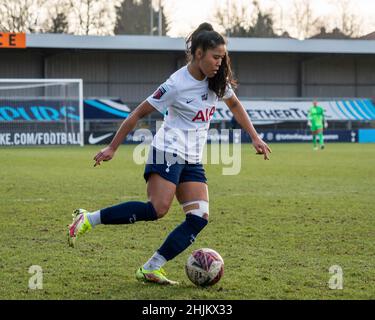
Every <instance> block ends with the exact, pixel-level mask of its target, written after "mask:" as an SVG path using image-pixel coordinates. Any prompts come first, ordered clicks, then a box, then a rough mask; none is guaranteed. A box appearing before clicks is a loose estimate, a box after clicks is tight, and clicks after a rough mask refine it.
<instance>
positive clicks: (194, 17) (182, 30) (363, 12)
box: [154, 0, 375, 37]
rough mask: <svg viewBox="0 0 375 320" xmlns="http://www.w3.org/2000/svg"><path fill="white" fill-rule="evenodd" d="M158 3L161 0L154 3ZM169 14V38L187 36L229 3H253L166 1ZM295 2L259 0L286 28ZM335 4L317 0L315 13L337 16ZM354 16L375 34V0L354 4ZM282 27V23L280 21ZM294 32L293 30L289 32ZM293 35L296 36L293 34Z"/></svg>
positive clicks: (241, 0)
mask: <svg viewBox="0 0 375 320" xmlns="http://www.w3.org/2000/svg"><path fill="white" fill-rule="evenodd" d="M154 1H155V2H156V3H157V2H158V0H154ZM163 1H164V4H165V10H166V13H167V14H168V15H169V17H170V20H171V21H170V27H171V28H170V32H169V33H168V35H169V36H172V37H178V36H183V37H184V36H186V35H187V34H188V33H190V32H191V31H192V30H194V29H195V28H196V27H197V26H198V25H199V24H200V23H201V22H203V21H208V22H211V23H212V22H214V19H213V16H214V12H215V11H216V9H217V8H220V7H223V8H224V6H226V4H227V3H228V2H236V3H238V4H241V3H243V4H248V3H251V1H250V0H163ZM293 1H294V0H258V2H259V3H260V5H261V7H262V8H265V9H266V8H268V9H270V10H272V11H273V12H274V15H275V19H277V20H280V19H281V17H283V25H284V27H286V26H287V25H288V23H289V19H288V14H289V13H290V12H291V9H292V7H293ZM332 2H334V0H313V1H312V4H313V9H314V11H315V12H316V13H317V14H318V15H320V16H324V15H329V14H330V13H332V12H335V11H334V10H337V9H335V7H334V6H333V5H332ZM350 2H351V4H352V5H353V7H352V10H353V12H355V13H357V14H358V15H360V16H361V20H362V26H363V30H362V33H363V34H366V33H370V32H372V31H375V18H374V17H375V0H351V1H350ZM276 24H278V26H280V21H276ZM289 31H291V30H289ZM291 33H293V32H291Z"/></svg>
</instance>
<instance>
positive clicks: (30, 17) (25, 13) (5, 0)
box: [0, 0, 48, 32]
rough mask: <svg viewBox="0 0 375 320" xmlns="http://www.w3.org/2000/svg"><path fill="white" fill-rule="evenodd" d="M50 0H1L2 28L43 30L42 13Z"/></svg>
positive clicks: (6, 29) (27, 30)
mask: <svg viewBox="0 0 375 320" xmlns="http://www.w3.org/2000/svg"><path fill="white" fill-rule="evenodd" d="M47 1H48V0H11V1H10V0H0V30H1V31H5V32H38V31H41V29H42V28H41V26H40V25H41V13H42V12H43V9H45V8H46V3H47Z"/></svg>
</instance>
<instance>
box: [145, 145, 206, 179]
mask: <svg viewBox="0 0 375 320" xmlns="http://www.w3.org/2000/svg"><path fill="white" fill-rule="evenodd" d="M168 156H169V157H168ZM151 157H152V158H151ZM156 159H157V160H158V161H156ZM168 159H173V161H171V162H169V161H168ZM152 173H157V174H158V175H159V176H161V177H162V178H164V179H166V180H168V181H170V182H172V183H174V184H175V185H176V186H177V185H178V184H179V183H183V182H188V181H196V182H203V183H207V178H206V173H205V171H204V168H203V165H202V164H201V163H188V162H187V161H185V160H183V159H182V158H178V157H177V156H176V155H175V154H173V155H171V154H168V153H165V152H164V151H160V150H158V149H156V148H153V147H152V146H151V149H150V153H149V158H148V160H147V164H146V166H145V172H144V174H143V177H144V178H145V180H146V182H147V181H148V178H149V177H150V175H151V174H152Z"/></svg>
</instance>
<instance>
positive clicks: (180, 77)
mask: <svg viewBox="0 0 375 320" xmlns="http://www.w3.org/2000/svg"><path fill="white" fill-rule="evenodd" d="M186 44H187V51H188V57H189V63H188V65H186V66H184V67H182V68H181V69H179V70H177V71H176V72H175V73H174V74H172V75H171V76H170V78H169V79H168V80H167V81H166V82H165V83H163V84H162V85H161V86H160V87H159V88H158V89H157V90H156V91H155V93H154V94H152V95H151V96H149V97H148V98H147V99H146V100H145V101H144V102H142V103H141V104H140V105H139V106H138V107H137V108H136V109H135V110H134V111H133V112H132V113H131V114H130V116H129V117H128V118H127V119H125V120H124V122H123V123H122V125H121V126H120V128H119V130H118V131H117V133H116V135H115V137H114V138H113V140H112V141H111V143H110V144H109V145H108V146H107V147H105V148H104V149H102V150H101V151H100V152H99V153H98V154H97V155H96V156H95V157H94V160H95V164H94V166H96V165H100V163H101V161H108V160H111V159H112V158H113V156H114V155H115V152H116V150H117V149H118V147H119V146H120V144H121V143H122V141H123V140H124V139H125V137H126V136H127V134H128V133H129V132H130V131H132V130H133V129H134V128H135V126H136V124H137V121H138V120H140V119H141V118H143V117H145V116H147V115H148V114H150V113H151V112H153V111H155V110H157V111H159V112H161V113H164V114H165V117H164V122H163V125H162V126H161V128H160V129H159V130H158V132H157V133H156V135H155V137H154V139H153V142H152V147H151V150H150V153H149V159H148V161H147V164H146V166H145V172H144V178H145V180H146V182H147V195H148V202H146V203H145V202H139V201H130V202H125V203H120V204H118V205H115V206H112V207H109V208H105V209H102V210H98V211H95V212H88V211H86V210H84V209H78V210H76V211H75V216H74V218H73V222H72V224H71V225H70V226H69V230H68V239H69V244H70V245H71V246H74V243H75V240H76V239H77V237H80V236H81V235H83V234H84V233H86V232H87V231H89V230H91V229H92V228H93V227H94V226H96V225H98V224H129V223H134V222H136V221H149V220H156V219H160V218H162V217H163V216H164V215H165V214H166V213H167V212H168V210H169V208H170V206H171V204H172V201H173V198H174V196H175V195H176V197H177V200H178V201H179V203H180V204H181V206H182V209H183V211H184V212H185V213H186V218H185V221H184V222H183V223H182V224H180V225H179V226H177V227H176V228H175V229H174V230H173V231H172V232H171V233H170V234H169V235H168V237H167V238H166V239H165V241H164V243H163V244H162V245H161V247H160V248H159V249H158V250H157V251H156V252H155V253H154V254H153V256H152V257H151V258H150V259H149V260H148V261H147V262H146V263H145V264H144V265H143V266H142V267H140V268H139V269H138V270H137V271H136V278H137V279H138V280H140V281H145V282H154V283H158V284H177V282H175V281H172V280H169V279H168V278H167V277H166V274H165V272H164V270H163V269H162V266H163V265H164V264H165V263H166V262H167V261H169V260H171V259H173V258H174V257H176V256H177V255H178V254H180V253H181V252H182V251H184V250H185V249H186V248H187V247H188V246H189V245H190V244H191V243H192V242H193V241H194V240H195V238H196V237H197V235H198V233H199V232H200V231H202V229H203V228H204V227H205V226H206V225H207V223H208V215H209V208H208V207H209V206H208V188H207V184H206V181H207V180H206V176H205V171H204V168H203V166H202V163H201V160H202V154H203V147H204V144H205V142H206V139H207V132H208V129H209V124H210V120H211V118H212V116H213V113H214V111H215V105H216V104H217V101H218V99H219V98H222V99H223V100H224V101H225V103H226V104H227V105H228V107H229V109H230V110H231V111H232V113H233V115H234V116H235V117H236V120H237V122H238V123H239V124H240V125H241V126H242V128H244V130H246V132H247V133H248V134H249V135H250V137H251V139H252V143H253V146H254V148H255V150H256V151H257V153H259V154H263V156H264V159H265V160H267V159H269V153H270V152H271V150H270V148H269V147H268V145H267V144H266V143H264V142H263V141H262V140H261V139H260V138H259V136H258V134H257V132H256V131H255V129H254V127H253V125H252V123H251V121H250V119H249V117H248V115H247V113H246V111H245V109H244V108H243V106H242V105H241V103H240V101H239V100H238V99H237V97H236V95H235V93H234V92H233V90H232V86H233V85H235V81H234V80H233V78H232V71H231V66H230V60H229V56H228V53H227V50H226V42H225V40H224V38H223V37H222V36H221V35H220V34H219V33H217V32H216V31H214V30H213V28H212V26H211V25H210V24H208V23H203V24H201V25H200V26H199V27H198V28H197V29H196V30H195V31H194V32H193V33H192V34H191V35H190V37H189V38H188V39H187V41H186Z"/></svg>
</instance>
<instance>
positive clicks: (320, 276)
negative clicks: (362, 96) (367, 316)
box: [0, 144, 375, 300]
mask: <svg viewBox="0 0 375 320" xmlns="http://www.w3.org/2000/svg"><path fill="white" fill-rule="evenodd" d="M271 147H272V149H273V153H272V155H271V160H270V161H263V160H262V157H259V156H256V155H255V154H254V153H255V152H254V150H253V149H251V148H250V145H243V148H242V170H241V173H240V175H235V176H223V175H222V174H221V172H222V168H223V167H222V166H221V165H208V166H206V171H207V177H208V180H209V182H208V183H209V191H210V223H209V225H208V226H207V227H206V228H205V229H204V231H203V232H202V233H201V234H200V235H199V236H198V238H197V240H196V242H195V243H194V244H193V245H192V246H191V247H190V248H188V249H187V250H186V251H185V252H183V253H182V254H181V255H179V256H178V257H176V258H175V259H174V260H172V261H170V262H168V263H167V265H166V266H165V268H166V270H167V272H168V275H169V277H170V278H171V279H174V280H178V281H180V282H181V285H180V286H179V287H159V286H155V285H145V284H141V283H138V282H137V281H136V280H135V277H134V273H135V270H136V268H137V267H139V266H140V265H141V264H143V263H144V262H145V261H146V260H147V259H148V258H149V257H150V255H151V254H152V253H153V252H154V251H155V250H156V249H157V248H158V247H159V246H160V244H161V243H162V241H163V240H164V238H165V237H166V236H167V234H168V233H169V232H170V231H171V230H172V229H173V228H174V227H175V226H176V225H177V224H179V223H180V222H181V221H182V220H183V219H184V215H183V213H182V210H181V208H180V207H179V205H178V203H177V201H176V200H175V201H174V203H173V206H172V208H171V210H170V212H169V213H168V215H167V216H166V217H164V218H163V219H161V220H159V221H156V222H138V223H136V224H134V225H123V226H98V227H96V228H95V229H94V230H93V231H92V232H91V233H88V234H87V235H85V236H84V237H83V238H81V239H79V241H78V246H77V248H75V249H72V248H69V247H68V245H67V241H66V225H67V224H68V223H70V222H71V214H72V211H73V209H75V208H77V207H82V208H86V209H88V210H97V209H100V208H103V207H106V206H110V205H112V204H116V203H119V202H123V201H128V200H141V201H144V200H146V192H145V191H146V188H145V182H144V180H143V169H144V167H143V165H135V164H134V163H133V161H132V151H133V147H132V146H122V147H121V148H120V149H119V151H118V153H117V155H116V157H115V158H114V159H113V160H112V161H110V162H107V163H103V164H102V165H101V166H99V167H96V168H94V167H93V161H92V158H93V156H94V155H95V153H96V152H97V151H98V150H100V147H98V146H96V147H84V148H80V147H61V148H42V147H38V148H2V149H0V163H1V168H0V230H1V232H0V243H1V246H0V284H1V285H0V299H184V300H185V299H186V300H187V299H239V300H241V299H374V298H375V286H374V282H373V281H374V279H375V268H374V265H375V256H374V253H375V242H374V239H375V227H374V226H375V214H374V213H375V192H374V191H375V189H374V185H375V184H374V182H375V161H374V160H375V145H371V144H367V145H365V144H328V145H327V148H326V150H323V151H315V152H314V151H313V150H312V146H311V145H310V144H276V145H272V146H271ZM201 247H209V248H213V249H215V250H217V251H218V252H219V253H220V254H221V255H222V257H223V258H224V261H225V271H224V276H223V278H222V279H221V281H220V282H219V283H218V284H216V285H215V286H213V287H211V288H207V289H204V288H197V287H195V286H194V285H193V284H192V283H191V282H190V281H189V280H188V278H187V277H186V275H185V271H184V264H185V261H186V259H187V257H188V255H189V253H190V252H191V251H192V250H193V249H197V248H201ZM32 265H39V266H41V268H42V270H43V289H41V290H31V289H29V288H28V284H29V279H30V277H32V276H33V274H30V273H29V272H28V270H29V267H30V266H32ZM332 265H339V266H340V267H341V268H342V271H343V289H342V290H333V289H330V288H329V285H328V282H329V280H330V278H331V277H332V276H333V275H332V274H330V273H329V268H330V267H331V266H332Z"/></svg>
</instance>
